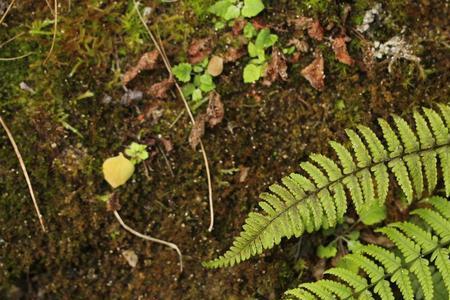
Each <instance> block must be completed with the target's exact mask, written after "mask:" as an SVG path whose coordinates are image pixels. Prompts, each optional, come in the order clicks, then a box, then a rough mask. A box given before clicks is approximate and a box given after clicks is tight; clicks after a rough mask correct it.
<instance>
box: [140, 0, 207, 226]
mask: <svg viewBox="0 0 450 300" xmlns="http://www.w3.org/2000/svg"><path fill="white" fill-rule="evenodd" d="M133 3H134V8H135V10H136V12H137V14H138V16H139V19H140V20H141V23H142V25H143V26H144V27H145V29H146V30H147V33H148V35H149V36H150V39H151V40H152V42H153V44H154V45H155V47H156V49H157V50H158V52H159V53H160V55H161V57H162V59H163V62H164V65H165V67H166V69H167V72H169V74H170V77H173V74H172V66H171V65H170V61H169V59H168V58H167V55H166V53H165V51H164V48H163V47H162V44H160V43H159V42H158V40H157V39H156V38H155V35H154V34H153V33H152V31H151V30H150V28H149V27H148V25H147V23H146V22H145V20H144V18H143V16H142V14H141V12H140V11H139V7H138V4H137V3H136V0H133ZM175 87H176V88H177V91H178V94H179V95H180V98H181V100H183V103H184V106H185V108H186V111H187V112H188V114H189V118H190V119H191V123H192V124H193V125H194V124H195V119H194V115H193V114H192V111H191V109H190V107H189V104H188V102H187V100H186V97H184V94H183V91H182V90H181V87H180V85H179V84H178V83H177V82H176V80H175ZM200 149H201V151H202V156H203V161H204V163H205V169H206V178H207V181H208V199H209V211H210V223H209V228H208V231H212V230H213V227H214V207H213V191H212V181H211V172H210V169H209V161H208V156H207V155H206V151H205V147H204V146H203V142H202V141H201V140H200Z"/></svg>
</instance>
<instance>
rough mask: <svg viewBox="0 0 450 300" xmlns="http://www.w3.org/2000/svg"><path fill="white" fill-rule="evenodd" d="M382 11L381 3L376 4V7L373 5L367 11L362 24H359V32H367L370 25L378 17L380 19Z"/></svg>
mask: <svg viewBox="0 0 450 300" xmlns="http://www.w3.org/2000/svg"><path fill="white" fill-rule="evenodd" d="M381 13H382V7H381V4H380V3H377V4H375V5H374V7H372V8H371V9H369V10H368V11H366V13H365V14H364V19H363V22H362V24H361V25H359V26H358V27H357V28H356V30H358V31H359V32H361V33H362V32H366V31H367V30H369V28H370V25H371V24H372V23H373V22H374V21H375V20H376V19H380V15H381Z"/></svg>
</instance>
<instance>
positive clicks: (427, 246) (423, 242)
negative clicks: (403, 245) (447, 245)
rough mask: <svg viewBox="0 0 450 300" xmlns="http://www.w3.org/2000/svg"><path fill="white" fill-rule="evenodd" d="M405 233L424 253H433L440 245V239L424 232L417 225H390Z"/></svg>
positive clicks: (405, 223)
mask: <svg viewBox="0 0 450 300" xmlns="http://www.w3.org/2000/svg"><path fill="white" fill-rule="evenodd" d="M389 226H391V227H394V228H398V229H400V230H401V231H403V232H404V233H405V234H406V235H407V236H409V237H411V238H412V239H413V240H414V241H415V242H416V243H417V244H419V245H420V247H421V248H422V251H423V252H428V251H431V250H432V249H434V248H436V247H437V245H438V239H437V237H435V236H432V235H431V233H430V232H428V231H425V230H423V229H422V228H421V227H419V226H417V225H416V224H413V223H409V222H402V223H393V224H391V225H389Z"/></svg>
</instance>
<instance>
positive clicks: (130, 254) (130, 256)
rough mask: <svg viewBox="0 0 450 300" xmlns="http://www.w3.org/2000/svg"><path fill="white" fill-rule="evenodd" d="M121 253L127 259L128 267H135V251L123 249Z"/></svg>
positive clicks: (136, 260) (136, 257) (136, 259)
mask: <svg viewBox="0 0 450 300" xmlns="http://www.w3.org/2000/svg"><path fill="white" fill-rule="evenodd" d="M122 255H123V257H124V258H125V260H126V261H127V263H128V264H129V265H130V267H132V268H134V267H136V265H137V263H138V260H139V259H138V256H137V255H136V252H134V251H133V250H125V251H122Z"/></svg>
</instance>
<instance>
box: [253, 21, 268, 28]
mask: <svg viewBox="0 0 450 300" xmlns="http://www.w3.org/2000/svg"><path fill="white" fill-rule="evenodd" d="M252 24H253V27H255V29H256V30H260V29H263V28H266V27H267V25H266V24H264V23H263V22H262V21H261V20H258V19H254V20H253V21H252Z"/></svg>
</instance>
